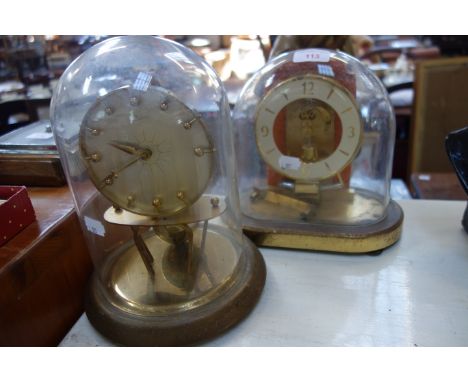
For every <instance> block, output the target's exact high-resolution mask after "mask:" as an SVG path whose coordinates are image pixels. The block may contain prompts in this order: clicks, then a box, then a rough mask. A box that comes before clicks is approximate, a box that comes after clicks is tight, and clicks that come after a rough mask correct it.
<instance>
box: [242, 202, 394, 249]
mask: <svg viewBox="0 0 468 382" xmlns="http://www.w3.org/2000/svg"><path fill="white" fill-rule="evenodd" d="M243 218H244V221H243V223H244V224H243V225H244V233H245V234H246V235H247V236H248V237H249V238H250V239H251V240H252V241H253V242H254V243H255V244H256V245H259V246H265V247H280V248H293V249H307V250H317V251H329V252H341V253H350V254H351V253H368V252H375V251H380V250H382V249H384V248H387V247H389V246H391V245H392V244H394V243H396V242H397V241H398V239H399V238H400V235H401V229H402V225H403V210H402V209H401V207H400V206H399V205H398V204H397V203H396V202H395V201H393V200H391V201H390V203H389V206H388V210H387V215H386V217H385V218H384V219H383V220H380V221H379V222H377V223H375V224H370V225H361V226H353V225H349V226H339V225H314V224H307V225H305V224H300V225H298V224H292V223H288V222H283V223H282V225H278V223H276V226H275V229H274V230H273V229H272V228H271V223H269V222H268V221H264V222H262V221H259V220H258V219H256V220H253V219H251V218H249V217H247V216H244V217H243Z"/></svg>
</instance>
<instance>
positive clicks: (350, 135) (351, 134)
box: [348, 126, 355, 138]
mask: <svg viewBox="0 0 468 382" xmlns="http://www.w3.org/2000/svg"><path fill="white" fill-rule="evenodd" d="M348 130H349V134H348V138H354V136H355V128H354V126H350V127H348Z"/></svg>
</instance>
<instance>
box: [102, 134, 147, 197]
mask: <svg viewBox="0 0 468 382" xmlns="http://www.w3.org/2000/svg"><path fill="white" fill-rule="evenodd" d="M109 144H110V145H111V146H113V147H115V148H117V149H119V150H122V151H124V152H126V153H127V154H132V155H136V157H135V158H133V159H132V160H131V161H129V162H127V163H125V164H124V165H123V166H121V167H120V168H119V169H117V170H115V171H111V173H110V174H109V175H107V176H106V177H105V178H104V179H103V180H102V181H101V182H100V186H99V189H102V188H104V187H105V186H110V185H111V184H113V183H114V178H117V177H118V176H119V174H120V173H121V172H122V171H123V170H125V169H126V168H128V167H130V166H131V165H132V164H134V163H136V162H138V161H139V160H140V159H143V160H146V159H148V158H150V157H151V155H152V154H153V153H152V152H151V150H150V149H148V148H146V149H142V148H139V147H137V146H135V145H132V144H123V143H119V142H115V141H114V142H112V143H109Z"/></svg>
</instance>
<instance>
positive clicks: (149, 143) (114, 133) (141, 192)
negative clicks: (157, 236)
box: [80, 87, 215, 216]
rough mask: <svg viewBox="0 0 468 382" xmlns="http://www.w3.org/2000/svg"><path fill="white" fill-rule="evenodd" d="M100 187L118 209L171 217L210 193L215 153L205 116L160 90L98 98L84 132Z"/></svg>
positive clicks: (86, 156)
mask: <svg viewBox="0 0 468 382" xmlns="http://www.w3.org/2000/svg"><path fill="white" fill-rule="evenodd" d="M80 150H81V156H82V158H83V160H84V161H85V164H86V167H87V169H88V174H89V176H90V178H91V181H92V182H93V183H94V185H95V186H96V188H97V189H98V190H99V191H100V192H101V193H102V194H103V195H104V196H106V197H107V198H108V199H109V200H110V201H112V202H113V203H114V204H116V205H117V206H119V207H121V208H123V209H126V210H128V211H131V212H134V213H138V214H142V215H148V216H168V215H172V214H174V213H177V212H178V211H181V210H183V209H185V208H186V207H188V206H190V205H192V204H193V203H194V202H195V201H196V200H197V199H198V198H199V197H200V196H201V194H202V193H203V191H204V190H205V188H206V186H207V184H208V181H209V179H210V175H211V172H212V163H213V153H214V151H215V148H214V147H213V146H212V143H211V141H210V139H209V136H208V134H207V132H206V129H205V126H204V125H203V122H202V120H201V117H200V116H199V115H197V114H195V113H194V112H193V111H192V110H191V109H190V108H188V107H187V106H186V105H184V104H183V103H182V102H181V101H179V100H178V99H177V98H176V97H175V96H174V95H172V94H171V93H169V92H168V91H166V90H165V89H162V88H159V87H149V88H148V89H147V90H146V91H144V92H142V91H136V90H133V89H131V88H129V87H124V88H120V89H117V90H115V91H113V92H111V93H109V94H107V95H105V96H104V97H102V98H99V99H98V100H97V101H96V102H95V103H94V104H93V105H92V106H91V108H90V109H89V111H88V113H87V114H86V116H85V118H84V120H83V123H82V126H81V129H80Z"/></svg>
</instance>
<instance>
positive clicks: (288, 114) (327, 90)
mask: <svg viewBox="0 0 468 382" xmlns="http://www.w3.org/2000/svg"><path fill="white" fill-rule="evenodd" d="M280 119H282V120H283V122H282V123H280V124H278V121H279V120H280ZM278 125H280V126H281V127H278ZM255 135H256V142H257V147H258V149H259V152H260V154H261V156H262V158H263V159H264V160H265V162H266V163H268V164H269V165H270V166H271V167H272V168H273V169H274V170H275V171H276V172H278V173H280V174H282V175H284V176H287V177H288V178H291V179H296V180H301V181H320V180H322V179H327V178H330V177H333V176H335V175H337V174H339V173H340V172H341V171H342V170H343V169H344V168H346V166H347V165H348V164H349V163H350V162H351V161H352V160H353V159H354V158H355V156H356V155H357V153H358V152H359V149H360V147H361V142H362V137H363V127H362V122H361V117H360V113H359V108H358V106H357V105H356V103H355V101H354V97H353V95H352V94H351V93H350V92H349V91H348V90H347V89H346V88H345V87H343V86H342V85H340V84H339V83H338V82H336V81H334V80H332V79H329V78H325V77H322V76H318V75H307V76H300V77H294V78H291V79H289V80H286V81H284V82H282V83H279V84H278V85H276V86H275V87H274V88H273V89H271V90H270V91H269V92H268V93H267V94H266V96H265V97H264V98H263V100H262V101H261V102H260V103H259V105H258V107H257V112H256V121H255Z"/></svg>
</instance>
